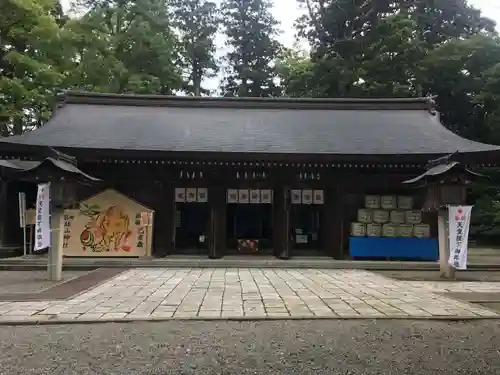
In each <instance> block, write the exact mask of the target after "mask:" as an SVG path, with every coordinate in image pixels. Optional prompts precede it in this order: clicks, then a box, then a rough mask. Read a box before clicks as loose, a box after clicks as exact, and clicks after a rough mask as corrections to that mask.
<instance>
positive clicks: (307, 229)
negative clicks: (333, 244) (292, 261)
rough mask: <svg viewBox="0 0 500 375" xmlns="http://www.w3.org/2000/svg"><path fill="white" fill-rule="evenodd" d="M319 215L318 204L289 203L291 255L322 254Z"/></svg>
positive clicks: (319, 207)
mask: <svg viewBox="0 0 500 375" xmlns="http://www.w3.org/2000/svg"><path fill="white" fill-rule="evenodd" d="M321 216H322V212H321V206H319V205H305V204H293V205H291V212H290V231H291V235H292V247H293V255H323V252H322V250H321V248H322V246H321Z"/></svg>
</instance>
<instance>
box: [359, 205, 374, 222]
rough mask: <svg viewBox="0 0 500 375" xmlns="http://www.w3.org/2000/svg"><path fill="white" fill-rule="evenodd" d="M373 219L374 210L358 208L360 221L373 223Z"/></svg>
mask: <svg viewBox="0 0 500 375" xmlns="http://www.w3.org/2000/svg"><path fill="white" fill-rule="evenodd" d="M372 220H373V211H372V210H368V209H366V208H360V209H359V210H358V221H359V222H360V223H371V222H372Z"/></svg>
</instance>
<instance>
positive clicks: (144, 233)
mask: <svg viewBox="0 0 500 375" xmlns="http://www.w3.org/2000/svg"><path fill="white" fill-rule="evenodd" d="M61 220H62V222H61V227H60V228H61V237H60V239H61V240H60V246H62V247H63V254H64V255H66V256H87V257H89V256H91V257H95V256H105V257H138V256H149V255H151V247H152V227H153V210H151V209H150V208H147V207H145V206H143V205H141V204H139V203H138V202H136V201H134V200H132V199H130V198H128V197H126V196H125V195H123V194H120V193H119V192H117V191H115V190H112V189H108V190H105V191H103V192H101V193H99V194H97V195H95V196H93V197H91V198H89V199H87V200H85V201H83V202H81V203H80V208H79V209H76V210H65V211H64V214H63V215H62V218H61Z"/></svg>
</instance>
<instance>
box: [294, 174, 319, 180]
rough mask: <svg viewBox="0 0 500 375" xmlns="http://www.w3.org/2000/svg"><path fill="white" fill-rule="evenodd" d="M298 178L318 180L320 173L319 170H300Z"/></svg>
mask: <svg viewBox="0 0 500 375" xmlns="http://www.w3.org/2000/svg"><path fill="white" fill-rule="evenodd" d="M299 180H301V181H311V180H316V181H319V180H321V175H320V173H319V172H316V173H314V172H300V173H299Z"/></svg>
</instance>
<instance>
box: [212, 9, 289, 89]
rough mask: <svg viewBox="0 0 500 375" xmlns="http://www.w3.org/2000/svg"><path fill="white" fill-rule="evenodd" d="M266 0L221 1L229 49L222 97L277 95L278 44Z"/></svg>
mask: <svg viewBox="0 0 500 375" xmlns="http://www.w3.org/2000/svg"><path fill="white" fill-rule="evenodd" d="M271 7H272V3H271V2H270V1H269V0H224V1H223V3H222V16H223V17H222V25H223V28H224V33H225V36H226V46H227V47H228V48H229V50H230V51H229V52H228V53H227V55H226V56H225V62H226V64H227V67H226V74H225V77H224V80H223V83H222V86H221V89H222V94H223V95H226V96H262V97H265V96H277V95H280V93H281V90H280V88H279V87H278V85H277V84H276V82H275V80H276V78H277V74H276V69H275V62H276V59H277V58H278V56H279V53H280V50H281V45H280V43H279V42H278V40H277V39H276V38H277V36H278V34H279V31H278V21H276V19H275V18H274V17H273V16H272V14H271V11H270V9H271Z"/></svg>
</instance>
